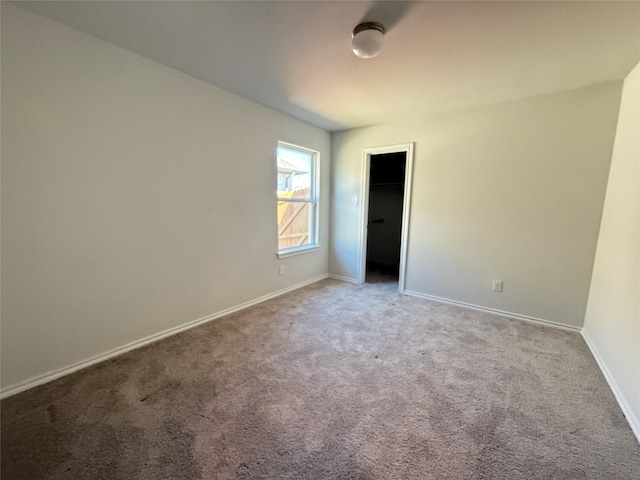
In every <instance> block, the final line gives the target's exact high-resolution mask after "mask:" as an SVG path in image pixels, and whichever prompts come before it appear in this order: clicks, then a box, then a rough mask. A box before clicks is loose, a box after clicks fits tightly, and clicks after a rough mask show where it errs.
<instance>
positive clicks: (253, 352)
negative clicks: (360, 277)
mask: <svg viewBox="0 0 640 480" xmlns="http://www.w3.org/2000/svg"><path fill="white" fill-rule="evenodd" d="M2 478H3V479H4V480H13V479H28V480H36V479H105V480H106V479H109V480H115V479H127V480H130V479H153V480H158V479H360V480H372V479H509V480H514V479H584V478H589V479H598V480H602V479H634V480H637V479H638V478H640V446H639V445H638V443H637V442H636V440H635V438H634V436H633V434H632V432H631V430H630V428H629V426H628V425H627V422H626V421H625V419H624V417H623V415H622V413H621V411H620V409H619V408H618V406H617V404H616V402H615V400H614V398H613V396H612V394H611V392H610V390H609V389H608V387H607V385H606V383H605V380H604V378H603V377H602V375H601V373H600V371H599V370H598V367H597V365H596V363H595V361H594V360H593V358H592V357H591V355H590V353H589V351H588V349H587V347H586V345H585V344H584V341H583V340H582V338H581V337H580V335H579V334H577V333H571V332H567V331H563V330H558V329H554V328H548V327H543V326H538V325H534V324H529V323H524V322H519V321H515V320H509V319H505V318H501V317H496V316H492V315H489V314H483V313H478V312H475V311H471V310H465V309H462V308H458V307H453V306H448V305H444V304H438V303H432V302H429V301H426V300H422V299H417V298H412V297H405V296H402V295H399V294H398V293H397V292H396V291H395V285H389V284H386V283H383V282H378V283H372V284H365V285H362V286H356V285H351V284H346V283H341V282H338V281H334V280H325V281H322V282H319V283H317V284H314V285H312V286H309V287H306V288H304V289H301V290H298V291H295V292H292V293H290V294H287V295H284V296H282V297H279V298H277V299H274V300H271V301H268V302H265V303H263V304H260V305H258V306H256V307H253V308H250V309H247V310H244V311H242V312H240V313H237V314H234V315H231V316H228V317H225V318H223V319H219V320H217V321H215V322H212V323H209V324H207V325H204V326H202V327H199V328H196V329H193V330H190V331H188V332H185V333H183V334H180V335H177V336H174V337H172V338H169V339H167V340H165V341H162V342H159V343H156V344H154V345H151V346H148V347H146V348H143V349H141V350H137V351H135V352H131V353H129V354H127V355H124V356H121V357H119V358H117V359H114V360H111V361H108V362H105V363H102V364H100V365H97V366H95V367H92V368H89V369H86V370H83V371H81V372H78V373H76V374H73V375H70V376H67V377H65V378H62V379H60V380H58V381H55V382H52V383H49V384H47V385H44V386H42V387H39V388H36V389H33V390H30V391H27V392H25V393H22V394H19V395H16V396H13V397H10V398H8V399H6V400H4V401H3V402H2Z"/></svg>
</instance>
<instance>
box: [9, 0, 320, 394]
mask: <svg viewBox="0 0 640 480" xmlns="http://www.w3.org/2000/svg"><path fill="white" fill-rule="evenodd" d="M278 140H283V141H286V142H292V143H295V144H299V145H304V146H306V147H309V148H312V149H316V150H319V151H320V152H321V193H322V198H323V200H322V202H321V205H320V226H321V236H320V240H321V243H322V248H321V249H320V250H319V251H318V252H315V253H309V254H305V255H300V256H296V257H291V258H287V259H285V260H281V261H278V260H277V258H276V249H277V241H276V208H275V191H276V164H275V158H274V154H275V148H276V143H277V141H278ZM2 163H3V164H2V344H1V346H2V386H3V387H4V388H5V390H6V388H7V387H10V386H14V385H15V384H18V383H20V382H24V381H27V380H29V379H32V378H34V377H37V376H39V375H43V374H46V373H47V372H48V371H51V370H55V369H60V368H65V367H68V366H69V365H72V364H74V363H76V362H80V361H83V360H85V359H88V358H90V357H93V356H96V355H98V354H102V353H105V352H109V351H111V350H113V349H115V348H117V347H120V346H122V345H124V344H127V343H128V342H134V341H137V340H139V339H141V338H143V337H146V336H149V335H153V334H156V333H158V332H161V331H164V330H166V329H169V328H173V327H176V326H179V325H181V324H184V323H187V322H190V321H193V320H196V319H198V318H201V317H204V316H207V315H210V314H213V313H216V312H219V311H222V310H224V309H227V308H230V307H233V306H237V305H239V304H242V303H243V302H247V301H249V300H252V299H256V298H258V297H261V296H263V295H267V294H269V293H273V292H275V291H278V290H281V289H284V288H286V287H289V286H292V285H295V284H297V283H300V282H303V281H307V280H309V279H312V278H315V277H317V276H319V275H323V274H326V273H327V264H328V258H327V257H328V253H327V250H328V249H327V245H328V215H329V209H328V205H329V203H328V201H329V165H330V135H329V134H328V133H327V132H325V131H323V130H320V129H318V128H316V127H313V126H310V125H308V124H306V123H303V122H300V121H298V120H295V119H293V118H290V117H288V116H286V115H283V114H280V113H278V112H275V111H273V110H270V109H268V108H266V107H263V106H261V105H258V104H256V103H253V102H250V101H248V100H245V99H242V98H240V97H238V96H235V95H233V94H230V93H228V92H226V91H224V90H221V89H218V88H216V87H213V86H211V85H208V84H206V83H203V82H201V81H198V80H196V79H194V78H191V77H189V76H186V75H183V74H182V73H179V72H178V71H176V70H173V69H171V68H168V67H166V66H163V65H160V64H158V63H155V62H153V61H150V60H147V59H145V58H142V57H140V56H139V55H136V54H134V53H131V52H128V51H126V50H123V49H121V48H118V47H115V46H113V45H110V44H107V43H105V42H102V41H100V40H98V39H95V38H93V37H90V36H87V35H84V34H82V33H80V32H78V31H75V30H72V29H69V28H67V27H64V26H62V25H60V24H57V23H55V22H52V21H50V20H46V19H44V18H42V17H39V16H37V15H34V14H32V13H29V12H26V11H24V10H22V9H20V8H17V7H15V6H13V5H10V4H7V3H6V2H2ZM278 264H285V266H286V275H284V276H279V275H278Z"/></svg>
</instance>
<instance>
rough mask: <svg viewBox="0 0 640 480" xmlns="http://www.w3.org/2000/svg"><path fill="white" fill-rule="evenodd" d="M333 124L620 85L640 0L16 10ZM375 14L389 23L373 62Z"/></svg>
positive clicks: (46, 5)
mask: <svg viewBox="0 0 640 480" xmlns="http://www.w3.org/2000/svg"><path fill="white" fill-rule="evenodd" d="M16 3H17V4H18V5H20V6H21V7H23V8H26V9H28V10H31V11H33V12H36V13H39V14H41V15H44V16H46V17H49V18H51V19H54V20H56V21H58V22H61V23H63V24H66V25H69V26H71V27H74V28H76V29H78V30H81V31H83V32H86V33H89V34H91V35H94V36H96V37H98V38H101V39H103V40H106V41H108V42H111V43H114V44H116V45H119V46H121V47H124V48H126V49H129V50H132V51H134V52H137V53H139V54H141V55H143V56H145V57H148V58H151V59H153V60H156V61H158V62H161V63H164V64H166V65H169V66H171V67H173V68H176V69H177V70H180V71H182V72H184V73H187V74H189V75H192V76H194V77H197V78H199V79H201V80H204V81H206V82H209V83H212V84H214V85H217V86H219V87H222V88H224V89H226V90H229V91H231V92H234V93H236V94H238V95H242V96H243V97H246V98H249V99H251V100H255V101H257V102H259V103H262V104H264V105H267V106H269V107H272V108H274V109H276V110H280V111H282V112H285V113H288V114H290V115H292V116H294V117H297V118H300V119H302V120H306V121H308V122H310V123H312V124H315V125H317V126H320V127H322V128H325V129H328V130H332V131H335V130H341V129H345V128H354V127H360V126H365V125H372V124H377V123H382V122H386V121H393V120H397V119H400V118H411V117H418V116H424V115H429V114H434V113H439V112H446V111H451V110H458V109H463V108H468V107H473V106H478V105H483V104H489V103H496V102H501V101H507V100H512V99H517V98H523V97H528V96H533V95H540V94H545V93H550V92H556V91H562V90H569V89H573V88H578V87H582V86H585V85H590V84H595V83H601V82H606V81H610V80H618V79H622V78H624V76H625V75H626V74H627V73H628V72H629V71H630V70H631V69H632V68H633V66H634V65H635V64H636V63H638V61H640V2H635V1H632V2H605V1H603V2H582V1H574V2H543V1H535V2H453V1H449V2H391V1H389V2H351V1H349V2H324V1H323V2H317V1H297V2H275V1H259V2H247V1H234V2H232V1H229V2H207V1H205V2H183V1H162V2H147V1H143V2H137V1H128V2H102V1H94V2H92V1H88V2H58V1H56V2H52V1H49V2H16ZM363 20H375V21H380V22H382V23H383V24H385V26H386V27H387V35H386V44H385V47H384V49H383V51H382V53H381V54H380V55H379V56H378V57H375V58H373V59H369V60H362V59H359V58H357V57H356V56H355V55H353V53H352V52H351V50H350V41H351V31H352V30H353V27H355V26H356V25H357V24H358V23H359V22H361V21H363Z"/></svg>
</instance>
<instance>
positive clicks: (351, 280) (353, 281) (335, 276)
mask: <svg viewBox="0 0 640 480" xmlns="http://www.w3.org/2000/svg"><path fill="white" fill-rule="evenodd" d="M329 278H335V279H336V280H342V281H343V282H349V283H360V282H358V279H357V278H351V277H343V276H342V275H335V274H333V273H330V274H329Z"/></svg>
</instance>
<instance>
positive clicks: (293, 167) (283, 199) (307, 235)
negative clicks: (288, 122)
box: [276, 142, 319, 256]
mask: <svg viewBox="0 0 640 480" xmlns="http://www.w3.org/2000/svg"><path fill="white" fill-rule="evenodd" d="M276 156H277V167H278V185H277V190H278V199H277V220H278V255H279V256H286V255H290V254H295V253H299V252H303V251H307V250H311V249H315V248H317V247H318V226H317V225H318V193H317V192H318V185H317V183H318V180H317V171H318V157H319V153H318V152H315V151H313V150H309V149H307V148H303V147H298V146H296V145H291V144H288V143H284V142H278V148H277V155H276Z"/></svg>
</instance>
